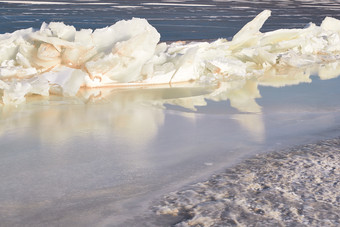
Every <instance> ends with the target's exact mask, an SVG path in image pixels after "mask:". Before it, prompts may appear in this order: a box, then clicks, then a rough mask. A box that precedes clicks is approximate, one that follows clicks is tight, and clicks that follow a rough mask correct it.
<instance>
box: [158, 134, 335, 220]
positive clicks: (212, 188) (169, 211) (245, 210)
mask: <svg viewBox="0 0 340 227" xmlns="http://www.w3.org/2000/svg"><path fill="white" fill-rule="evenodd" d="M339 162H340V139H339V138H335V139H330V140H324V141H321V142H318V143H316V144H308V145H304V146H297V147H293V148H291V149H287V150H282V151H275V152H272V153H269V154H262V155H257V156H255V157H254V158H251V159H247V160H245V161H243V162H241V163H240V164H238V165H236V166H234V167H232V168H228V169H227V170H226V171H224V172H222V173H220V174H218V175H214V176H212V177H210V178H209V180H207V181H204V182H201V183H198V184H195V185H193V186H190V187H187V189H185V190H183V191H178V192H174V193H171V194H169V195H167V196H165V197H164V198H163V200H162V202H161V205H159V206H156V207H154V209H155V211H156V212H157V213H158V214H159V216H160V217H158V220H159V223H158V224H160V225H162V226H165V225H166V226H254V225H261V226H293V225H294V226H338V225H340V221H339V220H340V215H339V214H340V208H339V207H340V181H339V179H340V168H339ZM156 220H157V219H156ZM154 223H155V225H156V224H157V221H155V222H154Z"/></svg>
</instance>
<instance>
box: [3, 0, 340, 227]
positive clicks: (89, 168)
mask: <svg viewBox="0 0 340 227" xmlns="http://www.w3.org/2000/svg"><path fill="white" fill-rule="evenodd" d="M60 2H61V3H60V4H59V3H58V5H59V6H63V7H65V8H64V13H65V12H66V13H67V12H69V11H67V9H66V8H67V7H71V6H72V7H73V5H74V4H73V3H74V2H72V4H67V6H66V3H65V4H64V3H63V2H64V1H60ZM65 2H66V1H65ZM2 3H3V5H4V6H5V8H6V10H8V8H10V7H12V9H16V8H15V7H18V8H19V9H20V7H22V8H23V7H26V5H22V4H23V3H22V2H20V1H17V2H16V3H11V4H12V5H9V4H7V3H4V1H3V2H2ZM33 3H34V2H33ZM69 3H71V2H69ZM91 3H95V2H91ZM98 3H102V2H101V1H98ZM134 3H135V2H134ZM165 3H166V4H165ZM226 3H227V2H222V1H221V2H217V1H216V2H209V3H207V1H204V2H203V1H202V2H195V3H193V2H186V1H182V2H170V1H169V2H164V4H158V3H157V4H156V3H154V2H139V3H138V4H137V3H136V5H138V6H141V7H149V8H150V9H149V10H151V9H155V8H152V7H163V8H161V9H168V10H173V8H172V7H181V8H180V10H183V11H184V12H190V11H192V12H197V10H203V11H204V12H211V15H213V13H214V12H215V11H209V10H210V9H211V7H214V6H216V5H217V4H221V5H224V6H225V7H227V6H226V5H227V4H226ZM13 4H14V5H13ZM48 4H50V2H47V1H46V2H43V3H41V4H37V3H35V4H31V5H33V6H30V9H32V10H33V9H37V8H39V7H42V6H44V7H45V6H46V5H48ZM55 4H56V3H55ZM112 4H113V5H116V6H120V7H121V8H122V6H125V5H124V4H123V3H119V2H114V3H112ZM171 4H172V5H171ZM183 4H188V5H187V6H185V5H184V6H183ZM192 4H201V6H200V7H199V9H198V8H197V6H192ZM233 4H235V3H233ZM239 4H240V5H239V6H240V9H242V11H238V10H237V9H238V8H237V6H235V9H234V10H233V9H232V8H231V7H230V8H227V9H228V10H229V11H230V12H233V13H235V15H237V14H238V16H239V18H240V19H239V20H240V21H244V23H243V24H242V23H241V22H240V24H239V26H236V25H235V26H236V27H234V28H233V29H234V31H235V32H234V33H230V34H229V35H226V36H233V35H234V34H235V33H236V32H237V31H238V30H239V29H240V27H242V26H243V25H244V24H245V23H246V22H248V21H249V20H251V19H252V17H253V16H255V15H256V14H257V13H259V12H261V11H262V8H261V9H259V8H260V7H263V5H262V4H264V3H261V4H260V3H259V6H258V7H259V8H256V7H251V8H244V7H246V6H248V5H249V4H251V3H249V2H244V5H243V2H241V3H239ZM266 4H268V6H276V5H277V4H278V3H277V2H275V3H270V2H267V3H266ZM280 4H281V6H287V5H288V6H289V3H287V2H284V1H282V2H280ZM290 4H291V3H290ZM327 4H332V5H333V7H329V5H328V6H327ZM90 5H91V4H87V3H86V2H85V1H82V2H81V4H79V5H78V6H90ZM113 5H112V6H113ZM131 5H132V4H131ZM202 5H207V6H202ZM211 5H212V6H211ZM301 5H302V6H301ZM301 5H298V6H299V7H300V6H301V9H307V8H317V7H321V9H324V10H325V11H326V12H325V11H322V10H321V11H318V13H317V14H318V15H315V12H314V16H315V17H316V18H319V17H321V16H320V15H322V14H325V15H324V16H334V15H331V13H332V12H331V11H332V10H331V9H335V10H336V9H337V8H336V7H337V5H336V3H334V2H332V3H325V5H326V6H327V7H326V6H325V7H324V8H322V5H319V4H318V5H313V2H305V3H304V4H301ZM55 6H56V7H55V8H56V9H58V7H59V6H57V5H55ZM99 6H100V5H99ZM169 6H171V7H169ZM255 6H256V4H255ZM293 6H294V5H291V7H293ZM91 7H93V5H92V6H91ZM97 7H98V5H97V6H96V7H93V8H91V9H97ZM102 7H104V8H107V6H102ZM242 7H243V8H242ZM299 7H296V6H295V7H294V12H298V13H297V14H298V15H301V16H300V17H295V16H294V15H290V16H291V17H292V18H293V21H295V22H292V23H293V25H294V26H293V25H292V24H291V25H287V24H285V23H286V20H284V19H282V22H281V23H276V22H277V21H276V22H275V23H274V22H273V21H272V23H270V21H268V23H269V25H268V27H270V28H275V29H279V28H283V27H285V26H292V27H294V28H296V27H298V28H301V24H303V25H305V23H307V22H310V21H313V22H315V23H317V22H318V21H315V19H313V18H308V16H310V15H313V13H310V11H307V10H306V11H302V12H299ZM112 8H113V9H119V7H112ZM136 8H137V7H136ZM139 8H140V7H139ZM268 8H270V7H268ZM19 9H18V10H19ZM26 9H27V8H26ZM131 9H132V8H131ZM158 9H159V8H158ZM257 9H258V10H257ZM195 10H196V11H195ZM215 10H216V7H215ZM247 10H248V11H247ZM253 11H256V12H253ZM118 12H121V13H122V15H125V14H124V13H123V11H118ZM124 12H126V13H127V12H131V11H128V10H124ZM133 12H134V13H136V14H138V13H139V12H141V11H138V10H137V9H136V10H135V11H133ZM199 12H200V11H199ZM287 12H289V11H288V10H287ZM307 12H309V13H310V14H308V13H307ZM251 13H253V16H252V17H250V16H249V15H250V14H251ZM326 13H328V14H326ZM292 14H293V13H292ZM20 15H21V14H20ZM131 15H133V16H135V15H134V14H131ZM286 15H287V14H286ZM55 16H56V17H60V19H59V21H65V20H66V19H67V18H68V17H65V20H63V19H61V15H60V14H58V13H55ZM125 16H126V17H129V16H127V15H125ZM137 16H138V15H137ZM248 16H249V17H248ZM324 16H322V18H320V22H321V21H322V19H323V18H324ZM162 17H164V21H165V23H168V24H167V25H168V26H171V24H172V23H170V22H169V21H167V20H166V19H167V18H166V15H162ZM286 17H289V15H287V16H286ZM32 18H34V17H33V16H32ZM81 18H83V17H81V16H79V15H78V16H74V17H73V20H75V19H76V20H75V21H73V22H70V23H68V24H73V25H74V24H75V23H78V22H79V21H81ZM245 18H246V19H245ZM118 19H119V20H120V19H124V16H122V18H118ZM118 19H117V20H118ZM287 19H288V18H287ZM39 20H40V19H39ZM107 20H108V19H106V18H104V19H102V21H101V22H100V23H102V24H105V23H107V25H111V24H112V21H110V22H108V21H107ZM197 20H199V19H197ZM305 20H306V21H305ZM317 20H318V19H317ZM193 21H194V20H193ZM278 21H281V19H280V20H278ZM203 22H204V20H203ZM13 23H14V24H15V21H13ZM25 23H27V22H25ZM151 23H152V22H151ZM294 23H295V24H294ZM40 24H41V22H40V21H39V25H38V26H37V28H38V27H39V26H40ZM188 24H191V22H190V20H188ZM296 24H299V25H298V26H295V25H296ZM318 24H319V23H318ZM9 25H10V23H8V25H6V26H9ZM30 26H31V25H30ZM82 26H84V27H87V26H85V24H83V25H82ZM92 26H94V28H96V27H97V25H96V24H94V25H92ZM26 27H29V26H27V24H25V26H24V27H23V28H26ZM98 27H102V25H100V26H99V25H98ZM175 27H176V25H174V27H173V28H175ZM189 27H190V26H189ZM207 27H208V26H207ZM268 27H267V29H268ZM302 27H303V26H302ZM11 29H12V28H11ZM207 29H208V28H207ZM14 30H16V29H14ZM14 30H11V32H12V31H14ZM169 30H170V31H169V33H171V32H173V33H175V31H177V30H176V29H173V30H172V29H169ZM171 30H172V31H171ZM4 32H5V31H4ZM177 32H178V31H177ZM160 33H161V34H162V36H165V38H164V39H167V38H168V39H172V38H169V36H167V35H166V34H165V35H164V34H163V33H162V32H160ZM180 33H183V32H180ZM220 35H221V34H219V35H218V37H215V36H211V37H204V36H205V34H202V35H197V33H193V34H191V35H188V34H185V36H187V37H185V39H203V38H204V39H205V38H209V39H210V38H213V39H215V38H219V37H220ZM226 36H224V35H223V36H222V35H221V37H226ZM179 38H180V37H179ZM179 38H178V39H179ZM181 39H182V38H181ZM173 40H175V39H173ZM338 75H339V66H338V63H337V62H330V63H324V64H316V65H311V66H308V67H301V68H289V67H288V68H283V69H279V70H275V71H274V72H273V71H269V72H268V73H267V74H265V75H263V76H262V77H255V78H250V79H247V80H244V79H240V80H237V79H235V80H231V81H223V80H222V81H220V82H219V83H213V84H200V85H199V86H198V85H197V84H190V83H188V84H177V85H176V84H173V85H170V84H167V85H164V86H162V87H132V88H131V87H129V88H97V89H85V88H82V89H80V90H79V92H78V93H77V95H76V96H75V97H61V96H58V95H51V96H49V97H40V96H30V97H27V100H26V103H24V104H21V105H18V106H3V107H2V108H1V120H0V121H1V124H0V125H1V127H0V130H1V131H0V133H1V137H0V144H1V148H0V151H1V152H0V155H1V159H0V160H1V165H0V168H1V171H0V177H1V182H2V183H1V186H0V192H1V193H0V195H1V196H0V199H1V202H0V209H1V212H0V215H1V216H0V218H1V221H2V223H3V224H4V225H23V224H26V225H31V226H39V225H40V226H42V225H46V223H47V224H50V225H99V226H105V225H114V226H115V225H122V226H123V225H124V223H126V220H127V219H133V220H134V221H128V223H129V225H130V226H131V225H135V226H138V225H139V224H140V223H141V222H139V218H138V216H143V215H144V212H147V211H148V207H149V205H150V202H151V201H152V200H155V199H157V196H158V195H161V194H163V193H165V192H169V191H172V190H176V189H178V188H179V187H182V186H185V185H186V184H188V183H191V182H195V181H197V180H199V179H201V178H204V177H206V176H208V175H210V174H211V173H213V172H215V171H220V170H221V169H223V168H225V167H226V166H228V165H232V164H235V163H236V162H238V161H239V160H241V159H242V158H244V157H247V156H251V155H254V154H257V153H259V152H265V151H269V150H272V149H277V148H280V147H286V146H291V145H295V144H301V143H308V142H312V141H316V140H319V139H322V138H328V137H333V136H337V135H339V126H340V124H339V120H340V119H339V117H340V116H339V110H340V108H339V107H340V102H339V100H338V97H339V89H338V86H339V83H340V80H339V77H338ZM141 219H143V218H141ZM147 224H148V225H152V220H149V221H147Z"/></svg>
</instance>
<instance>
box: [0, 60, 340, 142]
mask: <svg viewBox="0 0 340 227" xmlns="http://www.w3.org/2000/svg"><path fill="white" fill-rule="evenodd" d="M339 68H340V67H339V63H337V62H333V63H329V64H323V65H319V66H317V65H316V66H313V67H305V68H281V69H280V68H277V69H272V70H270V71H267V72H266V73H265V74H264V76H261V77H258V78H249V79H239V80H232V81H225V82H220V83H219V84H217V85H213V86H197V85H195V84H193V85H190V84H187V85H181V86H178V87H164V88H136V89H135V88H134V89H119V88H102V89H82V90H81V91H80V92H79V94H78V96H77V97H69V98H60V97H57V96H52V97H50V98H47V97H46V98H42V99H41V98H39V97H33V98H31V99H29V100H28V103H27V104H24V105H21V106H19V107H17V108H14V107H10V106H5V107H3V108H2V113H1V120H2V124H1V128H0V129H1V131H2V134H3V135H4V134H6V133H7V132H8V131H9V130H11V128H31V129H33V128H34V129H35V130H34V132H35V133H37V134H39V137H40V138H41V140H42V141H44V142H49V143H55V144H62V141H67V139H68V138H72V136H73V135H79V134H80V135H81V132H88V131H93V132H95V133H97V134H112V133H114V135H113V136H118V137H119V138H120V139H121V140H123V141H125V143H126V144H129V145H130V146H132V147H134V148H136V147H138V146H139V147H143V146H145V145H146V144H148V142H150V141H152V140H153V138H155V137H156V135H157V132H158V130H159V128H160V127H161V126H162V125H163V124H164V107H165V105H166V104H171V105H174V106H181V107H183V108H186V109H188V110H191V111H196V110H197V108H198V107H204V106H206V105H208V103H207V100H212V101H216V102H220V101H227V100H229V101H230V106H231V107H233V108H235V109H236V110H237V111H239V112H241V113H242V112H243V113H247V114H234V115H233V117H232V118H233V119H234V120H235V121H237V122H238V123H239V124H240V126H241V127H242V128H244V129H245V131H247V132H248V133H249V135H250V136H251V137H252V138H253V139H254V141H258V142H261V141H263V140H264V139H265V126H264V123H263V119H262V118H263V117H262V116H261V112H262V107H261V106H260V105H259V104H258V103H257V99H259V98H261V94H260V91H259V86H272V87H283V86H290V85H297V84H300V83H310V82H311V78H310V76H311V75H314V74H316V73H318V75H319V77H320V78H321V79H331V78H335V77H337V76H338V75H339V74H340V70H339ZM188 117H189V118H195V117H196V116H195V115H192V114H190V115H188ZM51 129H53V130H51Z"/></svg>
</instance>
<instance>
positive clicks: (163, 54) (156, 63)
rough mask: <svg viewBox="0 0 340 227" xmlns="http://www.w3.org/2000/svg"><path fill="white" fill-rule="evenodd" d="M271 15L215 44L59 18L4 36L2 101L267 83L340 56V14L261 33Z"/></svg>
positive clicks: (142, 24)
mask: <svg viewBox="0 0 340 227" xmlns="http://www.w3.org/2000/svg"><path fill="white" fill-rule="evenodd" d="M270 14H271V12H270V11H269V10H264V11H263V12H261V13H260V14H259V15H258V16H256V17H255V18H254V19H253V20H252V21H250V22H249V23H248V24H246V25H245V26H244V27H243V28H242V29H241V30H240V31H239V32H238V33H237V34H235V36H234V37H233V38H232V40H226V39H218V40H216V41H214V42H211V43H208V42H190V43H187V42H181V41H179V42H174V43H171V44H166V43H159V41H160V34H159V33H158V32H157V30H156V29H155V28H154V27H152V26H151V25H150V24H149V23H148V22H147V21H146V20H145V19H137V18H133V19H131V20H128V21H125V20H123V21H119V22H117V23H115V24H114V25H112V26H110V27H106V28H102V29H96V30H94V31H93V30H91V29H82V30H80V31H77V30H76V29H75V28H74V27H73V26H68V25H65V24H63V23H58V22H52V23H50V24H46V23H43V24H42V26H41V28H40V30H38V31H34V30H33V29H32V28H29V29H24V30H18V31H15V32H13V33H6V34H2V35H0V91H1V93H0V94H1V96H2V104H20V103H22V102H25V100H26V97H27V96H28V95H31V94H38V95H42V96H48V95H50V94H57V95H62V96H75V95H76V94H77V93H78V91H79V89H80V88H81V87H89V88H93V87H108V86H112V87H115V86H147V85H153V86H157V85H162V84H176V83H187V82H193V81H194V82H198V83H204V84H206V83H208V84H211V83H217V82H218V83H220V84H222V86H221V87H220V90H221V89H222V90H223V89H224V88H225V87H226V86H227V87H228V86H230V85H228V84H231V82H232V81H235V80H242V81H244V80H245V79H247V78H248V79H249V78H259V80H260V81H261V80H262V81H268V80H270V79H268V75H271V76H272V77H275V73H272V72H273V71H277V70H280V69H282V68H301V67H305V66H310V65H313V64H316V63H317V64H320V63H330V64H331V63H335V62H337V60H339V59H340V55H339V53H340V20H337V19H334V18H330V17H326V18H325V19H324V20H323V22H322V23H321V25H320V26H317V25H315V24H313V23H310V24H308V26H306V27H305V28H301V29H279V30H275V31H271V32H266V33H261V32H260V29H261V27H262V26H263V24H264V22H265V21H266V20H267V19H268V17H269V16H270ZM335 67H337V66H335ZM297 76H298V75H297ZM261 78H264V79H261ZM272 79H273V78H272ZM278 83H279V82H278Z"/></svg>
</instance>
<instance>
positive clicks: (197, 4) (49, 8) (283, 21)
mask: <svg viewBox="0 0 340 227" xmlns="http://www.w3.org/2000/svg"><path fill="white" fill-rule="evenodd" d="M6 2H7V3H6ZM9 2H11V0H8V1H7V0H5V1H0V27H1V33H4V32H13V31H15V30H17V29H22V28H27V27H34V28H39V27H40V25H41V23H42V22H44V21H45V22H51V21H63V22H65V23H66V24H71V25H74V26H76V27H77V28H78V29H80V28H92V29H96V28H101V27H105V26H109V25H111V24H113V23H115V22H117V21H118V20H123V19H131V18H132V17H140V18H146V19H147V20H148V21H149V22H150V23H151V24H152V25H153V26H154V27H156V28H157V30H158V31H159V32H160V34H161V35H162V40H164V41H167V40H188V39H217V38H221V37H224V38H227V37H230V36H232V35H234V34H235V33H236V32H237V31H238V30H239V29H240V28H241V26H242V25H244V24H245V23H247V22H248V21H249V20H251V18H253V17H254V16H255V15H257V14H258V13H260V12H261V11H262V10H264V9H270V10H272V11H273V13H272V17H271V18H270V19H269V20H268V22H267V23H266V24H265V26H264V27H263V31H268V30H273V29H278V28H302V27H304V26H305V25H306V24H307V23H309V22H314V23H316V24H320V22H321V21H322V20H323V19H324V17H326V16H331V17H335V18H340V16H339V11H340V1H329V0H328V1H327V0H326V1H302V0H300V1H288V0H287V1H282V0H278V1H275V0H271V1H270V0H267V1H247V0H243V1H230V0H215V1H214V0H206V1H202V0H197V1H193V0H163V1H138V0H137V1H136V0H134V1H124V0H120V1H102V0H98V1H65V0H58V1H50V2H49V1H48V0H46V1H36V0H35V1H12V3H9ZM15 2H19V3H15ZM20 2H33V3H34V4H24V3H20ZM39 2H40V4H38V3H39ZM50 3H54V4H50ZM103 4H104V5H103Z"/></svg>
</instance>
